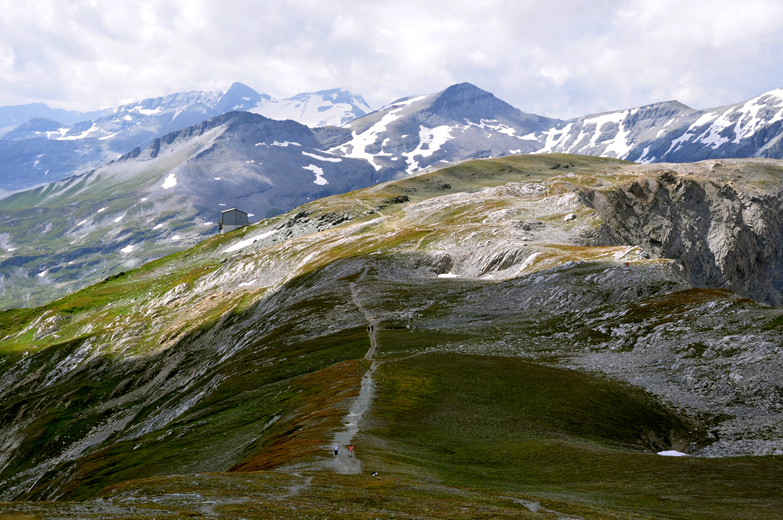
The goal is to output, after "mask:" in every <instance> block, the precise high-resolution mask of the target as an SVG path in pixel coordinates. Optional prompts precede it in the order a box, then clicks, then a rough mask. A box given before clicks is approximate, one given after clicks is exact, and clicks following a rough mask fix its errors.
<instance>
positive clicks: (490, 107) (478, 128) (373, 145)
mask: <svg viewBox="0 0 783 520" xmlns="http://www.w3.org/2000/svg"><path fill="white" fill-rule="evenodd" d="M782 125H783V89H778V90H773V91H771V92H768V93H766V94H763V95H761V96H758V97H755V98H753V99H751V100H748V101H744V102H741V103H737V104H734V105H729V106H725V107H718V108H713V109H707V110H696V109H693V108H690V107H688V106H686V105H683V104H682V103H679V102H677V101H667V102H663V103H655V104H652V105H647V106H643V107H638V108H633V109H627V110H618V111H614V112H606V113H602V114H594V115H588V116H585V117H579V118H575V119H571V120H568V121H562V120H558V119H549V118H545V117H541V116H536V115H533V114H525V113H524V112H521V111H520V110H518V109H516V108H513V107H512V106H510V105H508V104H507V103H505V102H503V101H501V100H500V99H498V98H496V97H495V96H493V95H492V94H490V93H488V92H485V91H483V90H481V89H479V88H478V87H475V86H473V85H471V84H469V83H462V84H459V85H453V86H451V87H449V88H447V89H446V90H444V91H442V92H438V93H436V94H430V95H427V96H417V97H409V98H404V99H401V100H399V101H396V102H394V103H392V104H390V105H388V106H385V107H383V108H381V109H380V110H378V111H376V112H374V113H372V114H369V115H368V116H365V117H362V118H359V119H355V120H354V121H352V122H351V123H349V124H348V125H346V128H348V129H350V130H351V131H352V136H351V139H350V140H348V141H347V142H345V143H340V145H338V146H335V147H334V148H333V149H332V151H333V152H334V153H338V154H341V155H344V156H347V157H355V158H362V159H365V160H367V161H368V162H370V163H371V164H372V165H373V167H375V168H376V170H384V171H385V170H394V171H397V172H399V173H407V174H410V173H414V172H416V171H419V170H421V169H423V168H426V167H431V166H436V165H437V164H438V163H447V162H454V161H460V160H464V159H469V158H471V157H476V156H478V157H497V156H501V155H514V154H519V153H572V154H580V155H595V156H604V157H613V158H617V159H626V160H629V161H636V162H642V163H649V162H692V161H699V160H703V159H714V158H742V157H769V158H781V157H783V143H782V142H781V138H782V136H783V127H782Z"/></svg>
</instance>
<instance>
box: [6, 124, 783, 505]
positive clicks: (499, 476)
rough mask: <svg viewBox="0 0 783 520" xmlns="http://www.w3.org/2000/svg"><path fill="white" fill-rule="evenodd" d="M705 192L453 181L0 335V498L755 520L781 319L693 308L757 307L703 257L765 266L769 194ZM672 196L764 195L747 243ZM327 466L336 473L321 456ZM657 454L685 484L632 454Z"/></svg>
mask: <svg viewBox="0 0 783 520" xmlns="http://www.w3.org/2000/svg"><path fill="white" fill-rule="evenodd" d="M245 117H251V115H245ZM253 117H258V116H253ZM204 135H206V132H205V134H204ZM204 144H207V143H204ZM289 147H290V146H289ZM161 150H163V147H161ZM161 156H162V154H161ZM712 165H713V164H712V163H700V164H684V165H664V166H663V167H661V166H658V165H633V164H628V163H624V162H621V161H615V160H610V159H601V158H591V157H577V156H564V155H555V156H521V157H512V158H504V159H497V160H489V161H474V162H469V163H465V164H462V165H459V166H455V167H451V168H447V169H444V170H439V171H437V172H432V173H428V174H423V175H420V176H415V177H411V178H406V179H401V180H395V181H392V182H388V183H385V184H382V185H378V186H373V187H370V188H367V189H365V190H362V191H359V192H354V193H350V194H344V195H338V196H334V197H330V198H327V199H322V200H319V201H314V202H310V203H308V204H306V205H304V206H302V207H300V208H297V209H296V210H294V211H292V212H290V213H288V214H285V215H279V216H277V217H274V218H272V219H270V220H267V221H264V222H262V223H259V224H258V225H256V226H253V227H250V228H245V229H243V230H240V231H237V232H233V233H229V234H227V235H222V236H216V237H213V238H211V239H209V240H207V241H205V242H203V243H201V244H199V245H197V246H196V247H194V248H192V249H191V250H189V251H188V252H182V253H177V254H175V255H172V256H169V257H166V258H162V259H159V260H157V261H155V262H152V263H150V264H147V265H145V266H143V267H141V268H139V269H135V270H133V271H129V272H127V273H124V274H122V275H120V276H115V277H112V278H111V279H108V280H105V281H103V282H101V283H99V284H96V285H94V286H92V287H89V288H86V289H84V290H82V291H80V292H78V293H75V294H72V295H69V296H68V297H65V298H63V299H61V300H59V301H56V302H52V303H51V304H48V305H46V306H43V307H40V308H36V309H16V310H8V311H4V312H2V313H0V336H1V337H2V343H1V344H0V404H1V405H2V413H0V431H2V439H4V441H3V443H2V445H0V462H1V465H0V478H1V479H2V480H1V481H0V482H1V483H0V486H1V487H0V493H1V495H0V496H2V497H3V499H4V500H9V499H13V498H19V497H25V498H32V499H38V500H52V499H58V500H64V499H69V498H70V499H85V498H90V497H100V498H101V501H100V502H98V501H88V502H81V503H80V504H79V505H80V507H82V508H83V510H85V511H88V512H89V511H92V510H93V509H92V508H96V509H95V511H99V512H100V514H101V515H103V516H104V517H115V516H120V515H121V514H125V515H126V516H128V515H129V514H131V513H132V514H134V515H135V516H138V517H142V516H147V515H149V516H156V515H157V517H160V516H163V513H161V509H160V508H166V510H167V511H170V509H168V508H175V510H176V511H188V510H189V508H197V509H198V508H201V507H207V506H208V504H207V501H211V504H212V506H213V507H215V508H217V509H211V510H208V511H211V512H212V513H214V512H215V511H216V510H219V511H220V512H221V514H222V513H225V514H226V515H229V514H233V515H235V516H239V515H242V516H244V517H264V515H266V516H267V517H268V516H269V511H271V510H274V511H277V509H274V507H276V506H274V505H273V504H275V503H276V504H278V505H279V504H285V505H287V506H291V507H288V508H287V512H282V513H281V514H280V516H282V517H296V516H297V515H298V516H300V517H301V515H302V513H303V511H305V512H308V513H309V512H313V511H315V512H318V513H319V514H324V511H326V510H329V511H332V512H334V511H336V510H338V509H339V508H342V509H341V510H340V511H341V512H339V514H341V515H352V514H364V513H367V512H372V513H373V514H376V513H377V514H378V515H381V516H382V515H387V516H391V513H390V511H393V512H394V514H395V516H403V514H406V515H409V516H410V515H413V514H417V515H419V516H423V515H427V514H429V512H428V511H425V510H423V509H422V508H423V507H427V508H430V507H432V508H434V509H433V510H436V511H439V512H444V514H447V516H449V517H458V516H460V515H462V516H465V511H464V510H463V509H461V508H462V507H468V508H470V509H469V511H474V510H475V511H478V513H481V514H486V513H488V512H498V513H500V512H503V514H507V515H513V516H517V517H520V516H522V517H525V516H527V517H531V518H535V517H537V515H538V516H540V515H541V514H542V513H541V512H539V513H535V511H543V510H542V506H541V503H540V502H543V503H545V504H546V507H544V509H548V511H543V513H544V514H548V515H550V516H557V517H562V516H563V515H564V514H571V515H574V514H578V515H580V516H582V515H583V516H584V517H586V518H590V517H592V518H612V517H615V518H616V517H621V516H623V515H625V516H628V515H634V516H638V517H641V518H667V517H672V516H677V517H681V518H704V517H711V518H719V517H721V516H732V515H733V516H734V517H738V518H767V517H769V516H770V515H774V514H775V511H777V510H778V508H779V507H780V506H781V505H783V504H781V494H780V493H779V491H780V476H781V473H780V460H781V459H780V457H781V454H783V450H781V449H780V447H779V446H780V443H781V439H783V430H781V428H780V425H781V417H782V416H783V401H781V397H780V395H779V393H778V392H776V390H775V389H776V388H777V385H778V382H779V374H780V373H781V369H783V366H781V358H780V356H779V352H778V351H779V344H780V341H781V339H782V338H783V329H781V324H783V320H782V319H781V309H780V308H773V307H769V306H766V305H761V304H758V303H756V302H754V301H752V300H749V299H746V298H743V297H740V296H738V295H736V294H733V293H731V292H730V291H728V290H718V289H717V288H716V287H714V286H710V285H708V286H707V287H706V288H702V289H697V288H695V286H697V285H699V284H700V283H706V284H709V283H712V282H711V281H710V280H713V279H714V278H711V277H710V276H711V275H710V273H711V272H712V270H713V269H717V270H718V271H720V272H722V273H724V278H726V280H728V279H729V278H730V276H729V275H733V276H737V275H739V276H742V277H743V278H742V280H744V281H746V282H747V287H748V288H749V289H748V290H749V291H751V292H753V291H755V292H756V293H757V294H763V293H764V290H765V289H766V285H767V284H768V279H766V278H765V279H762V278H760V277H758V276H757V275H758V274H759V273H756V272H748V273H744V274H741V273H739V274H738V270H737V268H736V267H737V264H736V262H739V261H740V259H736V258H730V257H721V256H720V255H717V254H707V253H705V252H704V251H703V248H704V247H707V248H708V249H709V250H710V251H719V250H720V248H721V247H722V246H723V245H724V244H725V241H726V240H728V241H736V242H737V243H745V242H746V238H743V237H744V236H746V235H747V234H748V233H750V234H752V235H753V237H755V238H756V239H757V240H758V242H759V244H762V243H773V242H776V241H779V240H780V233H781V231H780V228H776V227H774V226H772V225H768V224H769V222H770V221H769V219H770V218H773V217H774V216H775V215H778V214H779V213H780V208H781V205H780V204H779V203H778V201H777V199H775V197H780V196H781V188H782V187H783V185H781V178H782V177H781V175H783V169H782V168H783V166H781V165H780V164H779V162H776V161H762V160H745V161H739V160H737V161H732V162H731V163H730V164H729V166H728V167H726V168H724V169H720V168H718V169H713V168H712ZM735 171H739V172H741V177H736V176H735V173H734V172H735ZM729 181H730V182H729ZM178 182H179V181H178ZM718 187H720V189H719V190H718ZM712 190H716V191H712ZM697 192H701V193H704V194H705V197H706V199H707V200H708V201H709V203H710V204H711V205H712V206H713V207H715V208H718V207H730V206H732V202H731V201H732V200H735V199H737V198H739V199H741V198H743V197H745V196H746V195H747V194H751V193H753V194H757V195H758V194H762V193H763V196H758V197H756V199H755V201H754V204H756V205H757V208H758V209H759V210H763V211H760V212H758V214H759V217H758V219H756V223H757V224H759V223H763V224H764V225H763V226H761V225H756V226H748V227H747V228H746V227H744V226H745V224H748V222H745V223H743V222H741V221H738V220H732V219H726V218H725V215H723V214H721V213H719V212H713V213H711V214H708V215H706V216H705V215H704V214H702V218H701V219H700V220H697V219H695V218H694V215H693V214H691V210H692V209H693V208H694V207H696V206H698V204H700V203H702V201H698V200H695V198H694V196H693V195H694V193H697ZM666 194H668V198H669V200H670V206H668V207H663V206H661V205H660V202H661V201H662V200H664V198H666V197H667V195H666ZM694 204H695V205H696V206H694ZM642 206H645V207H646V208H647V211H646V212H645V213H646V215H647V218H652V217H651V216H652V215H663V214H668V215H669V216H670V217H676V218H671V219H670V220H671V222H673V223H674V228H673V230H672V231H671V232H670V233H668V234H667V236H659V237H657V238H656V240H657V242H655V243H653V242H652V240H650V242H644V241H643V240H639V241H637V242H633V241H630V240H633V239H634V237H644V236H647V237H649V233H648V229H649V223H650V221H644V220H642V219H641V218H639V217H632V216H629V208H635V207H642ZM767 211H768V212H769V213H767ZM774 212H777V213H774ZM705 221H706V222H705ZM323 223H329V224H328V225H326V226H324V225H322V224H323ZM333 223H336V225H332V224H333ZM722 229H725V230H733V231H735V233H723V235H724V236H723V237H721V236H719V235H721V233H716V232H715V231H720V230H722ZM710 230H712V232H710ZM667 237H672V238H673V237H690V239H689V241H690V244H689V245H688V246H687V247H686V249H685V250H681V251H680V256H679V257H671V258H666V257H662V256H661V254H662V251H668V249H666V248H667V247H669V246H670V245H671V244H674V243H680V244H681V245H683V246H685V240H684V239H682V238H680V239H677V240H671V241H669V239H668V238H667ZM696 237H702V238H703V239H704V240H705V241H706V242H704V243H701V244H700V243H698V241H697V240H696ZM648 239H649V238H648ZM622 240H629V242H625V243H618V242H620V241H622ZM688 254H691V256H687V255H688ZM683 259H687V260H688V264H690V266H689V269H690V270H689V271H685V270H683V269H682V268H681V266H682V265H683ZM769 261H770V262H780V259H779V258H776V259H769ZM775 265H776V266H777V267H776V269H777V270H778V271H777V272H779V271H780V266H779V265H778V264H777V263H776V264H775ZM778 278H780V277H779V276H778ZM729 283H733V284H735V285H736V286H737V287H741V286H742V283H739V281H738V280H736V279H735V280H734V281H726V282H725V284H729ZM363 399H364V401H363ZM359 402H369V403H370V406H369V407H368V408H366V410H364V411H363V412H362V413H357V412H354V410H356V409H357V408H355V404H356V403H359ZM338 438H340V439H347V441H345V442H341V444H343V445H344V444H347V443H353V444H356V445H357V457H358V460H357V461H354V462H350V461H348V460H347V457H345V456H344V455H342V454H341V455H340V456H339V457H336V458H335V457H334V456H332V455H330V454H329V448H330V447H331V445H332V444H333V443H334V442H335V441H334V440H335V439H338ZM477 439H480V440H481V442H477ZM670 450H677V451H680V452H685V453H690V454H691V456H690V457H681V458H677V459H673V458H667V457H659V456H657V455H655V454H654V452H658V451H670ZM776 450H777V451H776ZM650 452H653V453H650ZM778 452H780V453H778ZM715 455H720V456H724V458H717V459H716V458H710V457H712V456H715ZM727 455H734V456H736V455H746V456H744V457H737V458H734V457H725V456H727ZM747 455H765V456H764V457H749V456H747ZM341 468H342V469H341ZM269 469H274V470H275V471H266V470H269ZM373 470H377V471H379V473H380V476H379V477H376V478H373V477H370V476H369V472H370V471H373ZM211 472H220V473H215V474H212V475H208V476H207V477H202V476H200V475H203V474H204V473H211ZM223 472H225V473H223ZM341 472H343V473H349V474H347V475H345V474H338V475H335V473H341ZM153 477H154V478H153ZM294 477H296V479H295V478H294ZM205 478H206V479H212V480H205ZM122 481H124V482H122ZM262 483H264V484H262ZM280 483H285V486H284V487H285V488H286V489H290V488H289V486H294V485H296V486H299V487H296V488H294V489H291V490H290V491H289V492H287V493H286V492H285V491H280V490H278V484H280ZM433 483H434V484H433ZM256 486H260V487H259V488H257V487H256ZM263 486H271V487H263ZM434 488H437V489H434ZM153 489H154V491H153ZM237 489H238V491H237ZM260 489H265V490H266V495H264V496H260V494H259V490H260ZM164 490H165V491H164ZM232 490H233V491H232ZM363 490H369V491H368V493H371V494H372V498H365V497H364V495H363V493H364V491H363ZM414 490H415V491H414ZM235 492H236V493H239V495H234V493H235ZM322 493H323V494H322ZM444 495H449V496H452V497H456V498H452V499H448V498H445V497H444ZM697 495H698V496H700V497H702V498H700V499H699V500H694V499H693V497H694V496H697ZM242 496H244V497H247V496H253V497H254V498H253V500H247V499H240V497H242ZM480 496H483V497H484V498H479V497H480ZM349 497H353V498H352V499H350V502H349V501H348V498H349ZM664 497H665V499H664ZM716 497H717V498H716ZM130 504H133V505H134V507H139V508H142V509H136V510H134V511H132V512H129V510H128V509H127V508H128V507H130ZM258 504H263V508H260V509H254V508H255V507H257V505H258ZM316 504H318V505H316ZM346 504H348V505H346ZM504 504H505V506H504ZM515 504H516V506H519V507H517V509H515V510H511V509H509V508H510V507H511V506H512V505H515ZM8 507H10V508H12V509H13V510H17V508H21V507H22V505H21V504H11V505H9V506H8ZM30 507H33V508H35V510H36V511H38V510H41V511H60V510H62V511H70V510H72V508H73V507H75V506H74V505H72V504H68V503H61V504H57V503H44V504H36V505H32V506H30ZM147 507H149V508H153V509H154V510H151V509H145V508H147ZM268 507H269V508H272V509H267V508H268ZM294 507H296V508H295V509H294ZM332 507H335V508H337V509H335V510H332V509H330V508H332ZM199 510H201V509H199ZM204 511H207V510H206V509H204ZM478 513H477V514H478ZM556 513H557V514H556ZM96 514H97V513H96ZM172 514H173V513H172ZM183 514H184V513H183ZM368 514H369V513H368ZM439 514H440V513H439Z"/></svg>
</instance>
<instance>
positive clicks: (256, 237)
mask: <svg viewBox="0 0 783 520" xmlns="http://www.w3.org/2000/svg"><path fill="white" fill-rule="evenodd" d="M275 233H277V230H276V229H273V230H272V231H267V232H266V233H261V234H260V235H254V236H252V237H250V238H248V239H245V240H241V241H239V242H237V243H236V244H234V245H233V246H231V247H228V248H226V249H224V250H223V252H224V253H231V252H233V251H237V250H239V249H242V248H245V247H247V246H249V245H250V244H252V243H253V242H255V241H256V240H261V239H264V238H266V237H270V236H272V235H274V234H275Z"/></svg>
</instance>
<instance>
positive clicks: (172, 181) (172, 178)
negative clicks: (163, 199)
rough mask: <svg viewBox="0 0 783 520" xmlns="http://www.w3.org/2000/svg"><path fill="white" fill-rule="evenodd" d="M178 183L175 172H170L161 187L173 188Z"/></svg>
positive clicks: (165, 188)
mask: <svg viewBox="0 0 783 520" xmlns="http://www.w3.org/2000/svg"><path fill="white" fill-rule="evenodd" d="M176 185H177V177H176V175H174V174H173V173H170V174H169V175H168V177H166V179H165V180H164V181H163V185H162V186H161V188H163V189H164V190H167V189H169V188H173V187H174V186H176Z"/></svg>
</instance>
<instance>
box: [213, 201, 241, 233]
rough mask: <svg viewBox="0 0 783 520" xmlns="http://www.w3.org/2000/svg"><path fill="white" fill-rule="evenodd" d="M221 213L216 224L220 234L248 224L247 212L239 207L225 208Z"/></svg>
mask: <svg viewBox="0 0 783 520" xmlns="http://www.w3.org/2000/svg"><path fill="white" fill-rule="evenodd" d="M222 215H223V217H222V219H221V220H220V223H219V224H218V227H219V228H220V234H221V235H222V234H225V233H228V232H229V231H234V230H235V229H239V228H241V227H245V226H247V225H248V221H247V213H245V212H244V211H242V210H240V209H236V208H231V209H227V210H226V211H224V212H223V214H222Z"/></svg>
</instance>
